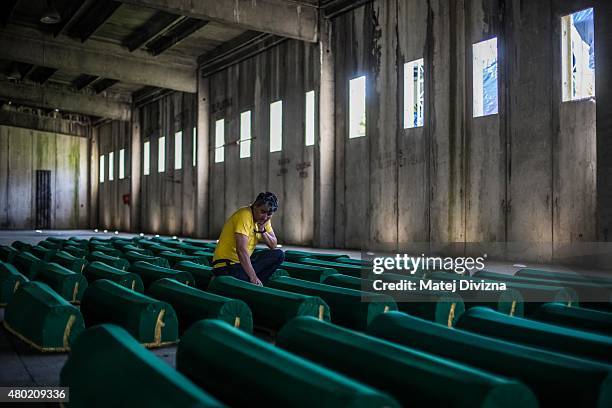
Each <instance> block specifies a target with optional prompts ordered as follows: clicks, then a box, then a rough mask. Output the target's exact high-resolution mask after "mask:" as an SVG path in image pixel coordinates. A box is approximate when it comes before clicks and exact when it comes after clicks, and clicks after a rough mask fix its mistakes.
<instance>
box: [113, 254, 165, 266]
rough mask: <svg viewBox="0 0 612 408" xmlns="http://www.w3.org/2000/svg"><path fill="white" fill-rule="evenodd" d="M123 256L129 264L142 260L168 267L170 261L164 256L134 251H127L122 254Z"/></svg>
mask: <svg viewBox="0 0 612 408" xmlns="http://www.w3.org/2000/svg"><path fill="white" fill-rule="evenodd" d="M123 258H125V259H127V260H128V261H129V262H130V263H131V264H132V263H134V262H138V261H143V262H148V263H150V264H152V265H157V266H161V267H162V268H169V267H170V263H169V262H168V260H167V259H165V258H162V257H160V256H151V255H145V254H142V253H139V252H135V251H127V252H126V253H124V254H123Z"/></svg>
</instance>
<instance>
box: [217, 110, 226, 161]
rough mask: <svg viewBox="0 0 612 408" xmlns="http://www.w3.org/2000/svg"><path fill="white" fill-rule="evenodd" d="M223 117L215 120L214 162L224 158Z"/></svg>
mask: <svg viewBox="0 0 612 408" xmlns="http://www.w3.org/2000/svg"><path fill="white" fill-rule="evenodd" d="M224 145H225V119H219V120H217V121H216V122H215V163H221V162H223V160H225V157H224V156H225V147H224Z"/></svg>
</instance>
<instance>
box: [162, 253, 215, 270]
mask: <svg viewBox="0 0 612 408" xmlns="http://www.w3.org/2000/svg"><path fill="white" fill-rule="evenodd" d="M159 256H160V257H162V258H165V259H167V260H168V262H169V263H170V267H174V265H175V264H176V263H177V262H182V261H190V262H194V263H198V264H202V265H208V261H207V260H206V258H204V257H202V256H197V255H185V254H177V253H176V252H171V251H162V252H160V253H159Z"/></svg>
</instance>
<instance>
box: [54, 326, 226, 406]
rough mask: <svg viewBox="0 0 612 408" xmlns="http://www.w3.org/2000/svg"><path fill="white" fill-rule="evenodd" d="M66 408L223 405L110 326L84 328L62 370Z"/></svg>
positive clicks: (61, 376)
mask: <svg viewBox="0 0 612 408" xmlns="http://www.w3.org/2000/svg"><path fill="white" fill-rule="evenodd" d="M60 386H62V387H69V388H70V403H64V405H66V406H67V407H69V408H90V407H148V408H166V407H181V408H182V407H184V408H204V407H221V406H222V404H221V403H220V402H218V401H217V400H215V399H214V398H213V397H211V396H210V395H208V394H207V393H205V392H204V391H203V390H202V389H200V388H199V387H197V386H196V385H195V384H193V383H192V382H191V381H189V380H188V379H187V378H186V377H185V376H183V375H182V374H180V373H179V372H178V371H176V370H174V369H173V368H172V367H170V366H169V365H168V364H166V363H165V362H163V361H162V360H161V359H160V358H158V357H157V356H156V355H155V354H153V353H151V352H150V351H149V350H147V349H145V348H144V347H142V346H141V345H140V344H138V343H137V342H136V341H135V340H134V338H132V336H130V334H129V333H128V332H126V331H125V330H124V329H122V328H121V327H118V326H115V325H112V324H103V325H99V326H96V327H92V328H90V329H87V330H85V331H84V332H83V333H82V334H81V335H80V336H79V338H78V340H77V341H76V342H75V344H74V347H73V348H72V350H71V352H70V355H69V356H68V360H67V361H66V364H64V367H63V368H62V371H61V373H60Z"/></svg>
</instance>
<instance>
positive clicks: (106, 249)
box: [90, 245, 123, 257]
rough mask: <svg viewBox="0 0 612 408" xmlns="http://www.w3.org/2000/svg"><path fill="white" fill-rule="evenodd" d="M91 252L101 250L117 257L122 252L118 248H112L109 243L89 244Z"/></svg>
mask: <svg viewBox="0 0 612 408" xmlns="http://www.w3.org/2000/svg"><path fill="white" fill-rule="evenodd" d="M90 250H91V252H102V253H103V254H106V255H108V256H113V257H119V256H121V255H122V254H123V252H121V251H120V250H118V249H116V248H113V247H112V246H110V245H93V246H90Z"/></svg>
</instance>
